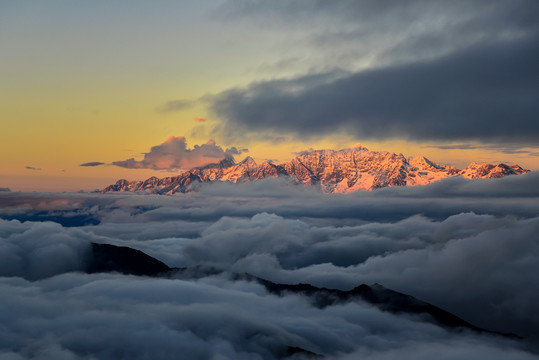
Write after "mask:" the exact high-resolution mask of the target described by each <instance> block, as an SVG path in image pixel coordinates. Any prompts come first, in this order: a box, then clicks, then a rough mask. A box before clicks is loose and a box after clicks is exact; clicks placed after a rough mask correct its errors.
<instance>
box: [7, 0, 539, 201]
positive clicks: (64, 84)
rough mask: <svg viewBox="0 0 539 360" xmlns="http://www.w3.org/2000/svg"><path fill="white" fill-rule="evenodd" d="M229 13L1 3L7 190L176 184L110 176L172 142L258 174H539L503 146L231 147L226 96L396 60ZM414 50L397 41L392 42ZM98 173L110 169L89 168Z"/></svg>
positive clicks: (261, 141)
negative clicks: (211, 144) (357, 154)
mask: <svg viewBox="0 0 539 360" xmlns="http://www.w3.org/2000/svg"><path fill="white" fill-rule="evenodd" d="M226 5H227V2H222V1H216V2H199V1H194V0H192V1H183V2H179V3H174V2H158V3H153V2H138V1H135V2H126V1H118V2H110V3H109V2H78V1H74V2H72V1H56V0H53V1H48V2H2V3H1V4H0V48H1V49H2V56H1V57H0V77H1V78H2V81H1V82H0V119H1V120H0V121H1V124H2V131H1V132H0V147H1V148H0V151H1V154H2V156H1V158H0V188H4V187H7V188H10V189H11V190H13V191H19V190H21V191H77V190H81V189H82V190H87V191H88V190H94V189H96V188H103V187H105V186H106V185H109V184H110V183H113V182H115V181H116V180H117V179H120V178H126V179H129V180H140V179H145V178H148V177H150V176H158V177H163V176H170V175H172V174H175V173H178V172H179V171H181V170H178V169H172V170H151V169H128V168H122V167H118V166H114V165H110V164H111V163H112V162H115V161H123V160H126V159H130V158H134V159H135V160H141V159H142V158H143V156H144V153H147V152H149V151H150V148H152V147H153V146H156V145H159V144H162V143H163V142H164V141H165V140H167V139H169V138H170V137H171V136H175V137H180V136H184V137H185V138H186V141H187V146H188V148H193V146H195V145H202V144H205V143H207V142H208V140H209V139H212V140H214V141H215V143H216V144H217V146H221V147H222V148H223V149H226V148H230V147H237V148H242V149H243V148H247V149H249V151H248V152H246V153H243V154H241V155H240V156H239V157H240V158H242V157H244V156H247V155H250V156H252V157H253V158H254V159H255V160H256V161H257V162H260V161H264V160H267V159H273V160H274V161H277V162H280V161H287V160H289V159H290V158H292V157H293V156H294V155H293V153H294V152H298V151H301V150H305V149H309V148H315V149H320V148H333V149H341V148H344V147H348V146H351V145H352V144H355V143H358V142H360V143H362V144H363V145H364V146H366V147H367V148H369V149H370V150H387V151H391V152H397V153H403V154H404V155H406V156H416V155H420V154H421V155H424V156H426V157H428V158H430V159H432V160H433V161H435V162H439V163H442V164H450V165H454V166H457V167H464V166H466V165H467V164H468V163H469V162H471V161H476V162H509V163H518V164H519V165H521V166H523V167H526V168H529V169H532V170H536V169H539V156H537V155H538V154H537V148H536V147H534V146H532V145H533V144H532V145H530V144H529V143H526V144H525V145H523V146H522V147H518V146H517V147H515V145H514V143H512V144H511V146H512V148H513V149H516V150H515V151H512V152H511V151H507V148H506V147H505V148H504V147H503V146H501V147H499V150H498V148H496V144H497V143H495V142H494V143H493V142H489V143H486V145H488V146H485V143H479V142H473V141H472V142H470V141H460V140H448V141H446V142H443V144H445V145H448V146H451V145H459V144H464V143H466V144H472V145H474V144H475V145H480V146H468V147H467V148H463V149H439V148H436V147H434V146H438V145H440V142H439V141H435V140H432V141H429V140H428V139H427V140H415V141H410V140H406V138H404V137H403V138H402V139H395V138H392V139H379V138H369V137H362V136H361V134H357V133H349V132H347V131H346V129H344V131H341V132H338V133H337V132H335V133H327V134H326V133H321V134H319V135H318V136H314V137H310V138H302V137H298V136H296V135H295V134H293V133H287V132H284V133H282V134H275V132H273V133H271V136H265V135H266V133H265V132H260V133H259V134H258V135H257V136H253V134H252V133H246V134H245V135H242V134H243V133H242V129H241V128H238V129H237V133H238V136H235V137H230V136H227V135H225V133H224V132H223V131H221V130H222V125H223V122H222V119H221V118H220V116H219V114H217V113H215V111H213V110H212V108H211V106H210V104H209V101H211V100H208V99H209V97H211V96H212V95H214V94H219V93H221V92H223V91H226V90H228V89H231V88H237V87H244V86H247V85H248V84H251V83H253V82H261V81H267V80H270V79H272V80H275V79H282V78H288V79H290V78H294V77H298V76H303V75H306V74H310V73H316V72H323V71H326V70H327V69H335V68H340V69H345V70H346V71H360V70H362V69H370V68H374V67H377V66H382V65H385V63H384V62H387V60H384V58H382V57H381V55H379V54H382V53H383V51H385V50H384V49H379V48H375V47H373V48H372V51H370V48H369V47H368V46H370V45H369V44H367V45H361V46H366V48H361V49H360V45H357V43H355V42H354V43H351V44H350V47H354V46H356V47H357V49H358V50H357V54H361V56H360V55H357V54H356V55H355V56H356V57H355V58H354V60H353V61H351V60H350V58H347V57H346V56H344V55H343V56H342V57H341V58H339V57H336V56H330V55H331V54H330V53H323V52H319V51H317V49H316V48H315V47H314V46H315V45H313V43H314V40H312V36H311V34H310V33H309V32H308V30H306V29H305V28H301V29H300V28H297V29H296V28H291V29H289V32H283V31H279V30H278V29H276V27H272V26H267V27H264V26H258V25H257V24H256V21H255V22H254V23H253V22H251V21H247V20H245V21H244V20H241V21H237V20H234V19H231V18H230V17H227V16H225V15H226V14H227V7H226ZM230 16H232V15H230ZM335 16H337V15H335ZM313 26H316V25H313ZM277 27H278V26H277ZM324 29H325V28H324ZM324 29H320V31H318V32H317V36H319V35H320V34H321V33H323V31H325V30H324ZM401 36H402V34H395V37H394V40H392V41H393V42H395V43H396V42H398V41H400V40H399V39H400V37H401ZM390 45H391V44H390ZM390 45H388V46H390ZM343 46H344V45H343ZM391 46H394V45H391ZM360 50H361V51H360ZM332 51H334V50H332ZM365 54H366V55H365ZM345 55H346V54H345ZM377 59H379V60H377ZM377 61H378V62H377ZM399 61H401V60H399ZM328 121H331V119H328ZM229 131H230V129H229ZM277 135H279V136H277ZM504 145H506V144H504ZM457 147H458V146H457ZM237 160H240V159H237ZM88 162H103V163H104V164H105V165H102V166H93V167H91V166H88V167H83V166H79V165H80V164H83V163H88Z"/></svg>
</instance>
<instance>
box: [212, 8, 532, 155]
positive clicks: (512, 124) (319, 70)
mask: <svg viewBox="0 0 539 360" xmlns="http://www.w3.org/2000/svg"><path fill="white" fill-rule="evenodd" d="M216 16H217V17H218V18H220V19H223V20H224V21H233V22H237V21H244V22H246V23H248V24H250V25H251V26H257V27H259V25H260V24H261V23H263V24H264V25H265V26H266V27H267V28H268V29H271V31H272V32H277V33H279V32H283V33H286V34H287V36H284V38H285V39H294V41H295V42H294V46H293V47H292V46H291V44H288V47H287V48H289V49H290V48H291V47H292V48H293V49H298V48H300V50H298V53H297V54H290V53H286V52H284V53H283V58H284V59H290V58H294V57H296V58H297V57H298V56H299V57H300V58H303V59H305V61H304V62H305V65H304V66H303V69H299V70H298V71H296V73H297V74H305V73H307V74H309V75H308V76H299V77H296V78H292V79H289V80H282V79H281V80H270V81H258V82H256V83H253V84H252V85H250V86H249V87H247V88H232V89H230V90H228V91H225V92H222V93H220V94H218V95H217V96H215V97H214V98H213V101H212V102H211V104H212V107H213V110H214V111H215V113H216V114H217V115H218V116H219V117H220V118H221V119H222V120H224V124H223V126H222V128H219V129H217V130H218V131H221V132H222V133H223V134H224V135H226V136H228V137H230V138H234V137H238V136H242V135H243V133H244V132H247V133H250V134H251V135H253V136H256V135H257V133H263V134H265V135H264V136H269V134H270V132H271V133H277V134H282V133H283V132H285V133H292V134H293V135H294V136H300V137H303V138H309V137H314V136H323V135H327V134H333V133H343V132H345V133H347V134H352V135H353V136H355V137H358V136H359V137H362V138H374V139H387V138H400V137H404V138H408V139H414V140H429V139H436V140H447V141H449V140H458V141H462V140H469V141H470V140H481V141H484V142H501V143H519V144H520V145H521V146H522V145H524V144H527V145H535V144H536V143H537V138H538V132H539V130H538V127H537V125H536V124H537V121H535V114H536V113H537V110H538V106H537V104H538V103H539V94H538V92H537V89H538V88H539V83H538V80H537V79H538V78H539V73H538V71H539V70H537V66H535V64H536V63H537V62H538V60H539V45H537V44H538V43H539V3H538V2H537V1H533V0H517V1H483V0H480V1H452V2H447V1H423V0H411V1H384V2H379V1H348V0H337V1H313V2H301V3H297V2H288V1H275V2H273V1H272V2H261V1H240V2H238V1H227V2H225V3H224V4H223V5H222V6H221V7H220V8H219V11H218V12H216ZM313 23H315V24H316V26H313ZM291 34H293V35H291ZM298 39H300V40H301V41H298ZM302 46H303V47H302ZM309 61H310V62H311V63H309ZM335 68H343V69H346V70H347V71H349V72H350V73H349V74H347V75H346V76H340V77H339V79H338V80H334V81H331V82H323V83H316V82H314V83H310V84H302V82H303V81H304V80H305V79H306V78H312V76H313V74H318V75H321V74H326V75H328V74H331V73H332V72H333V70H331V69H335ZM279 76H282V74H277V75H276V76H275V77H277V78H278V77H279ZM238 133H241V135H238Z"/></svg>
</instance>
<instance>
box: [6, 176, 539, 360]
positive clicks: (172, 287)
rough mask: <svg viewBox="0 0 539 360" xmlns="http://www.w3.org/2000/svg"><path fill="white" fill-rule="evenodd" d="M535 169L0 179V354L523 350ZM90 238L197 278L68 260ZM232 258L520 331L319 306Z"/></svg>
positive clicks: (536, 245)
mask: <svg viewBox="0 0 539 360" xmlns="http://www.w3.org/2000/svg"><path fill="white" fill-rule="evenodd" d="M538 176H539V175H538V174H537V173H536V172H531V173H529V174H525V175H521V176H513V177H506V178H502V179H487V180H466V179H458V178H451V179H446V180H443V181H440V182H437V183H434V184H430V185H428V186H424V187H413V188H402V187H393V188H384V189H380V190H377V191H373V192H358V193H352V194H346V195H343V194H324V193H322V192H320V191H319V190H317V189H315V188H305V187H298V186H295V185H293V184H292V183H288V182H286V179H269V180H267V181H261V182H256V183H249V184H213V185H207V186H204V187H202V189H201V191H200V192H197V193H188V194H178V195H173V196H159V195H136V194H76V193H71V194H70V193H62V194H52V193H0V204H1V205H0V217H2V219H3V220H0V260H1V261H0V292H1V293H2V294H3V296H1V297H0V307H1V308H9V309H10V311H9V312H4V314H3V315H2V316H3V317H2V325H3V329H4V330H2V329H0V334H2V335H1V336H0V338H7V339H9V342H4V343H0V356H4V357H7V358H9V356H11V357H13V358H15V359H16V358H52V357H55V358H57V357H58V356H60V355H62V356H64V357H66V358H74V359H78V358H81V359H82V358H88V357H90V356H93V357H94V358H97V359H109V358H118V357H130V358H134V359H145V358H149V357H153V358H155V356H156V354H158V356H159V357H160V358H165V359H166V358H167V357H170V358H173V357H174V356H177V354H178V353H179V352H180V351H181V353H182V354H185V356H188V357H190V358H199V359H208V358H212V357H213V356H215V355H216V354H219V355H220V356H222V357H223V358H225V359H227V358H229V359H242V358H245V359H249V358H264V359H276V358H284V357H285V356H286V354H289V353H288V352H287V351H288V350H290V349H291V348H294V349H296V350H297V349H305V350H307V351H310V352H313V353H317V354H321V355H324V356H327V357H329V358H332V359H333V358H334V359H354V358H360V357H361V358H366V359H384V358H386V359H387V358H394V357H396V356H397V355H396V354H399V356H398V357H399V358H403V359H416V358H419V359H428V358H432V357H433V354H438V355H439V356H440V357H441V358H447V359H450V358H455V357H460V358H474V359H506V358H511V359H536V358H537V355H536V352H535V353H534V351H536V350H534V349H536V347H535V348H534V347H533V346H537V344H539V338H537V335H536V329H537V328H538V326H539V316H538V315H537V314H539V305H538V304H537V301H536V299H537V297H539V290H538V289H539V284H538V283H537V276H536V274H537V272H538V271H539V267H538V266H539V265H538V264H539V262H537V258H538V257H539V242H538V239H537V236H536V234H537V232H538V231H539V218H538V214H539V201H538V199H539V188H538V187H537V179H538ZM77 216H86V217H91V218H93V219H94V220H95V221H94V222H92V223H84V222H79V223H78V224H77V223H76V222H75V221H70V220H74V219H76V217H77ZM16 219H19V220H25V221H24V222H20V221H18V220H16ZM27 220H31V221H27ZM42 220H47V221H42ZM51 221H54V222H51ZM59 223H65V225H63V226H62V225H60V224H59ZM91 242H97V243H109V244H114V245H121V246H129V247H131V248H134V249H138V250H141V251H144V252H145V253H147V254H149V255H151V256H153V257H155V258H157V259H159V260H161V261H163V262H165V263H166V264H167V265H168V266H172V267H186V266H187V267H192V269H193V276H194V277H195V279H194V278H193V277H191V276H190V275H189V273H188V274H186V275H182V276H179V275H178V276H173V277H171V278H163V279H155V278H145V277H135V276H125V275H119V274H92V275H87V274H82V273H80V270H81V269H83V268H84V264H85V263H86V261H87V259H88V257H87V256H88V247H89V244H90V243H91ZM208 267H211V268H213V269H214V271H209V272H207V273H205V272H204V271H198V270H196V269H204V268H208ZM219 271H223V273H219ZM231 273H251V274H254V275H256V276H259V277H262V278H265V279H268V280H271V281H274V282H278V283H288V284H297V283H306V284H312V285H315V286H324V287H328V288H339V289H343V290H348V289H351V288H353V287H355V286H357V285H359V284H361V283H367V284H372V283H375V282H379V283H381V284H382V285H384V286H386V287H389V288H392V289H394V290H397V291H400V292H403V293H407V294H410V295H413V296H415V297H417V298H419V299H422V300H425V301H428V302H430V303H432V304H434V305H437V306H440V307H442V308H444V309H445V310H448V311H451V312H452V313H454V314H456V315H458V316H460V317H462V318H463V319H465V320H467V321H469V322H471V323H472V324H474V325H477V326H481V327H483V328H487V329H491V330H498V331H502V332H513V333H516V334H519V335H521V336H523V337H524V339H523V340H510V339H504V338H502V337H497V336H489V335H479V334H475V333H470V332H462V333H458V332H457V333H453V332H448V331H447V330H445V329H443V328H440V327H438V326H436V325H434V324H432V323H430V322H428V321H424V320H425V319H424V318H421V317H414V316H403V315H395V314H391V313H387V312H384V311H380V310H379V309H377V308H374V307H372V306H370V305H367V304H364V303H362V302H361V301H354V302H349V303H343V304H338V305H332V306H328V307H326V308H324V309H319V308H316V307H314V306H312V304H311V302H310V301H309V300H308V299H307V298H305V297H304V296H302V295H286V294H285V295H283V296H276V295H272V294H270V293H268V292H267V291H266V289H265V288H264V287H263V286H261V285H260V284H258V283H256V282H250V281H247V280H241V278H240V279H238V278H235V277H233V276H231V275H230V274H231ZM133 314H138V315H137V316H133ZM12 329H17V331H12ZM44 333H45V334H48V335H47V338H46V339H45V340H42V341H38V340H36V339H42V338H43V337H42V336H39V334H44ZM142 348H144V349H145V351H142ZM287 349H288V350H287ZM530 351H531V352H530ZM6 354H7V355H6ZM171 354H174V355H171ZM438 355H437V356H438ZM293 358H294V357H293ZM295 358H301V355H300V354H296V357H295Z"/></svg>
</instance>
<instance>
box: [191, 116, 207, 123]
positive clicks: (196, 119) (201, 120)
mask: <svg viewBox="0 0 539 360" xmlns="http://www.w3.org/2000/svg"><path fill="white" fill-rule="evenodd" d="M193 120H194V121H195V122H206V119H203V118H197V117H196V118H194V119H193Z"/></svg>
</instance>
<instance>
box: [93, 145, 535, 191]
mask: <svg viewBox="0 0 539 360" xmlns="http://www.w3.org/2000/svg"><path fill="white" fill-rule="evenodd" d="M529 171H530V170H527V169H523V168H521V167H520V166H519V165H516V164H513V165H506V164H503V163H500V164H497V165H494V164H489V163H481V164H477V163H475V162H472V163H471V164H470V165H468V166H467V167H466V168H464V169H462V170H459V169H457V168H455V167H453V166H449V165H440V164H437V163H435V162H433V161H431V160H429V159H427V158H426V157H424V156H416V157H410V158H406V157H405V156H404V155H403V154H395V153H390V152H387V151H370V150H368V149H367V148H366V147H364V146H362V145H360V144H357V145H355V146H353V147H349V148H345V149H341V150H329V149H324V150H310V151H303V152H300V153H298V154H297V155H296V157H295V158H293V159H292V160H290V161H288V162H285V163H282V164H274V163H273V162H272V161H264V162H262V163H260V164H257V163H256V162H255V161H254V159H253V158H251V157H250V156H248V157H246V158H245V159H244V160H242V161H240V162H238V163H236V162H235V161H234V159H233V158H232V157H226V158H224V159H223V160H221V161H220V162H219V163H214V164H210V165H206V166H203V167H196V168H192V169H190V170H187V171H185V172H183V173H182V174H180V175H176V176H171V177H165V178H161V179H159V178H157V177H155V176H153V177H151V178H149V179H146V180H143V181H131V182H129V181H127V180H125V179H121V180H118V181H117V182H116V183H115V184H113V185H110V186H108V187H106V188H105V189H103V190H101V192H102V193H106V192H112V191H144V192H148V193H154V194H173V193H178V192H181V193H185V192H189V191H194V190H196V189H197V187H198V186H199V185H200V184H201V183H212V182H233V183H237V182H250V181H256V180H261V179H264V178H267V177H279V176H287V177H289V178H291V179H292V180H293V181H294V182H296V183H298V184H304V185H317V184H320V186H321V188H322V190H323V191H324V192H328V193H348V192H352V191H357V190H375V189H378V188H383V187H387V186H416V185H427V184H430V183H432V182H434V181H439V180H442V179H445V178H448V177H455V176H462V177H464V178H468V179H477V178H482V179H484V178H499V177H503V176H507V175H520V174H524V173H527V172H529Z"/></svg>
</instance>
